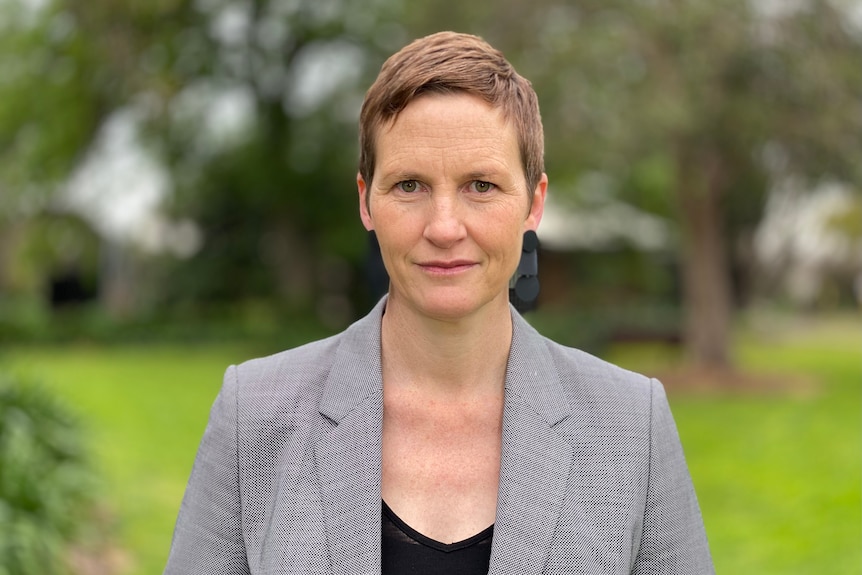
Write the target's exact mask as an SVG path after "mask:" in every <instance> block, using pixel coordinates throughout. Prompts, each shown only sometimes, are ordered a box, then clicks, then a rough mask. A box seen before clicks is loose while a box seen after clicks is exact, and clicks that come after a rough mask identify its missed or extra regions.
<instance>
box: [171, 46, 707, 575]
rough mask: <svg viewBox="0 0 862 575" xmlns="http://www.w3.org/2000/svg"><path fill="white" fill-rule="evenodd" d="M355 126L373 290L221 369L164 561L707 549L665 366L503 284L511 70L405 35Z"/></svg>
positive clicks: (519, 129) (513, 129)
mask: <svg viewBox="0 0 862 575" xmlns="http://www.w3.org/2000/svg"><path fill="white" fill-rule="evenodd" d="M360 147H361V152H360V154H361V155H360V171H359V175H358V176H357V185H358V190H359V206H360V216H361V219H362V223H363V224H364V226H365V227H366V228H367V229H368V230H373V231H374V232H375V233H376V235H377V239H378V241H379V243H380V247H381V254H382V256H383V261H384V263H385V265H386V269H387V271H388V272H389V276H390V278H391V282H390V289H389V294H388V296H387V297H386V298H384V299H383V300H382V301H381V302H380V303H379V304H378V305H377V306H376V307H375V309H374V310H373V311H372V312H371V313H370V314H369V315H368V316H367V317H365V318H364V319H362V320H360V321H359V322H357V323H356V324H354V325H353V326H351V327H350V328H348V329H347V330H346V331H345V332H343V333H341V334H339V335H337V336H334V337H332V338H329V339H326V340H323V341H319V342H315V343H311V344H309V345H306V346H303V347H300V348H297V349H293V350H289V351H286V352H283V353H280V354H277V355H274V356H272V357H268V358H263V359H258V360H253V361H250V362H247V363H245V364H242V365H240V366H238V367H230V368H229V369H228V371H227V373H226V375H225V382H224V387H223V388H222V391H221V393H220V394H219V396H218V398H217V400H216V403H215V405H214V406H213V410H212V414H211V417H210V423H209V425H208V427H207V430H206V433H205V435H204V438H203V441H202V443H201V447H200V451H199V453H198V456H197V460H196V462H195V466H194V469H193V472H192V476H191V479H190V481H189V486H188V489H187V492H186V496H185V498H184V501H183V505H182V508H181V510H180V515H179V519H178V521H177V527H176V531H175V534H174V541H173V545H172V549H171V556H170V559H169V561H168V566H167V569H166V571H165V572H166V573H172V574H173V573H176V574H180V573H183V574H187V573H207V574H212V573H225V574H238V573H267V574H275V573H283V574H288V573H289V574H299V573H345V574H347V573H350V574H354V573H381V572H382V573H383V574H390V573H393V574H394V573H470V574H473V573H488V572H491V573H512V574H518V575H522V574H527V573H602V574H605V573H607V574H611V573H614V574H616V573H638V574H642V573H656V574H658V573H661V574H677V573H692V574H694V573H698V574H700V573H711V572H713V568H712V563H711V559H710V556H709V550H708V546H707V543H706V537H705V534H704V529H703V524H702V521H701V517H700V512H699V509H698V505H697V501H696V498H695V495H694V491H693V489H692V484H691V480H690V478H689V474H688V471H687V468H686V464H685V460H684V457H683V453H682V449H681V446H680V443H679V439H678V436H677V433H676V428H675V426H674V423H673V420H672V418H671V415H670V412H669V409H668V405H667V402H666V399H665V396H664V392H663V390H662V387H661V385H660V384H659V383H658V382H656V381H654V380H649V379H648V378H645V377H642V376H639V375H636V374H633V373H630V372H627V371H624V370H622V369H620V368H617V367H614V366H612V365H609V364H607V363H604V362H602V361H600V360H598V359H596V358H594V357H591V356H589V355H587V354H584V353H582V352H579V351H577V350H573V349H570V348H565V347H562V346H560V345H557V344H555V343H553V342H551V341H550V340H547V339H545V338H543V337H542V336H540V335H539V334H538V333H536V332H535V331H534V330H533V329H532V328H531V327H530V326H529V325H528V324H527V323H526V322H525V321H524V320H523V319H522V318H521V317H520V316H519V315H518V314H517V312H516V311H514V309H513V308H511V307H510V305H509V303H508V287H509V279H510V277H512V275H513V273H514V272H515V270H516V268H517V266H518V261H519V258H520V254H521V243H522V238H523V236H524V234H525V233H527V232H530V231H534V230H535V229H536V228H537V227H538V225H539V222H540V220H541V218H542V210H543V207H544V202H545V195H546V193H547V187H548V180H547V177H546V176H545V174H544V171H543V160H542V155H543V136H542V125H541V120H540V117H539V109H538V103H537V99H536V95H535V93H534V92H533V90H532V88H531V86H530V84H529V82H527V81H526V80H524V79H523V78H522V77H520V76H519V75H517V73H516V72H515V71H514V70H513V69H512V67H511V66H510V65H509V63H508V62H507V61H506V60H505V59H504V58H503V56H502V54H500V53H499V52H498V51H496V50H495V49H493V48H492V47H490V46H489V45H488V44H486V43H485V42H484V41H482V40H481V39H479V38H476V37H474V36H468V35H463V34H454V33H440V34H435V35H433V36H429V37H427V38H423V39H420V40H417V41H416V42H414V43H412V44H410V45H409V46H407V47H405V48H404V49H402V50H401V51H400V52H398V53H397V54H395V55H394V56H392V57H391V58H390V59H389V60H388V61H387V62H386V63H385V64H384V66H383V68H382V70H381V72H380V75H379V76H378V78H377V80H376V82H375V83H374V85H373V86H372V87H371V88H370V90H369V92H368V94H367V96H366V99H365V103H364V105H363V109H362V113H361V116H360Z"/></svg>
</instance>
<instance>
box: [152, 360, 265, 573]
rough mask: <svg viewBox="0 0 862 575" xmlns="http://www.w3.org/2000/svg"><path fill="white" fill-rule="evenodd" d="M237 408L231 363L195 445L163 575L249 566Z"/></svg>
mask: <svg viewBox="0 0 862 575" xmlns="http://www.w3.org/2000/svg"><path fill="white" fill-rule="evenodd" d="M237 411H238V410H237V377H236V367H234V366H231V367H229V368H228V370H227V371H226V372H225V377H224V385H223V386H222V389H221V391H220V393H219V394H218V397H216V400H215V403H214V404H213V407H212V410H211V412H210V418H209V423H208V424H207V428H206V431H205V432H204V437H203V439H202V440H201V444H200V447H199V449H198V454H197V457H196V459H195V463H194V466H193V468H192V473H191V478H190V479H189V483H188V486H187V487H186V493H185V496H184V497H183V502H182V505H181V507H180V513H179V517H178V518H177V524H176V528H175V529H174V536H173V542H172V543H171V551H170V556H169V557H168V562H167V566H166V567H165V571H164V573H165V575H195V574H200V575H204V574H206V575H214V574H223V575H243V574H248V573H249V572H250V571H249V567H248V560H247V558H246V548H245V542H244V539H243V532H242V514H241V507H240V490H239V465H238V458H239V453H238V450H237Z"/></svg>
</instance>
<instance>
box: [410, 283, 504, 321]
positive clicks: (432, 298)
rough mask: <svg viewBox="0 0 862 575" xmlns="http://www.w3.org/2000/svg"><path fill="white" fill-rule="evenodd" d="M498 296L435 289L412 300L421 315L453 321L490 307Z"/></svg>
mask: <svg viewBox="0 0 862 575" xmlns="http://www.w3.org/2000/svg"><path fill="white" fill-rule="evenodd" d="M497 299H499V298H489V297H485V298H482V297H480V296H479V294H476V293H475V291H474V292H473V293H464V292H463V291H461V290H459V291H454V290H440V291H438V290H435V293H429V294H424V297H422V298H421V299H418V300H414V302H415V308H416V309H417V310H419V311H420V313H422V314H423V315H425V316H427V317H431V318H434V319H438V320H443V321H453V320H459V319H463V318H466V317H469V316H472V315H474V314H476V313H477V312H479V311H480V310H483V309H490V307H491V306H492V305H493V304H494V303H495V302H496V300H497Z"/></svg>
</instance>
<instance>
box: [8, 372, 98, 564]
mask: <svg viewBox="0 0 862 575" xmlns="http://www.w3.org/2000/svg"><path fill="white" fill-rule="evenodd" d="M92 487H93V477H92V476H91V475H90V473H89V470H88V467H87V464H86V458H85V455H84V449H83V437H82V434H81V430H80V426H79V424H78V422H77V421H76V420H75V418H74V417H73V416H72V414H71V413H70V412H69V411H68V410H67V409H66V408H65V407H64V406H63V405H62V404H61V403H59V402H58V401H57V400H56V399H55V398H54V397H53V396H52V395H51V394H50V393H49V392H47V391H46V390H44V389H43V388H41V387H39V386H38V385H36V384H35V383H34V382H31V381H25V380H23V379H21V378H16V377H15V376H13V375H10V374H8V373H3V372H2V371H0V534H2V536H0V575H37V574H38V575H49V574H55V573H66V572H68V569H67V568H66V566H65V564H64V559H63V557H64V553H65V550H66V549H67V547H68V545H69V544H70V543H71V542H72V541H73V540H74V539H75V538H76V536H77V535H78V534H80V533H81V532H82V530H81V527H82V525H84V524H86V523H87V512H88V510H89V509H90V503H91V502H92V499H91V497H90V494H91V493H92Z"/></svg>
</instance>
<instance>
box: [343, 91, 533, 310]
mask: <svg viewBox="0 0 862 575" xmlns="http://www.w3.org/2000/svg"><path fill="white" fill-rule="evenodd" d="M376 153H377V163H376V165H375V168H374V179H373V181H372V182H371V183H370V184H369V183H368V182H365V181H364V179H363V178H362V177H361V176H358V178H357V181H358V187H359V205H360V213H361V216H362V222H363V224H364V225H365V227H366V229H368V230H374V231H375V232H376V234H377V239H378V241H379V242H380V250H381V253H382V256H383V262H384V264H385V265H386V269H387V271H388V272H389V276H390V280H391V286H390V305H407V306H409V307H410V308H412V309H413V310H414V311H417V312H419V313H421V314H423V315H426V316H429V317H434V318H438V319H449V320H451V319H458V318H463V317H466V316H469V315H471V314H474V313H476V312H478V311H480V310H482V309H491V308H490V307H489V304H490V306H494V305H498V306H503V307H506V306H507V305H508V284H509V278H510V277H511V276H512V274H513V273H514V272H515V269H516V268H517V265H518V260H519V258H520V254H521V241H522V237H523V234H524V232H525V231H526V230H535V229H536V227H537V226H538V225H539V220H540V219H541V216H542V209H543V207H544V200H545V192H546V189H547V178H546V177H545V176H544V175H543V176H542V179H541V181H540V182H539V184H538V186H537V187H536V190H535V194H534V198H533V202H532V205H530V201H529V196H528V194H527V189H526V180H525V178H524V171H523V167H522V165H521V157H520V153H519V151H518V140H517V136H516V134H515V129H514V128H513V127H512V126H511V125H510V123H508V122H505V121H504V119H503V116H502V113H501V112H499V111H498V110H497V109H495V108H493V107H491V106H490V105H488V104H486V103H485V102H484V101H482V100H481V99H479V98H477V97H475V96H471V95H468V94H457V93H456V94H445V95H440V94H433V95H425V96H421V97H419V98H417V99H416V100H414V101H413V102H411V103H410V104H409V105H407V107H406V108H404V110H402V112H401V113H400V114H399V115H398V117H397V119H396V121H395V122H394V123H393V124H392V125H390V126H384V127H383V128H381V130H380V132H379V133H378V134H377V146H376Z"/></svg>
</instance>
